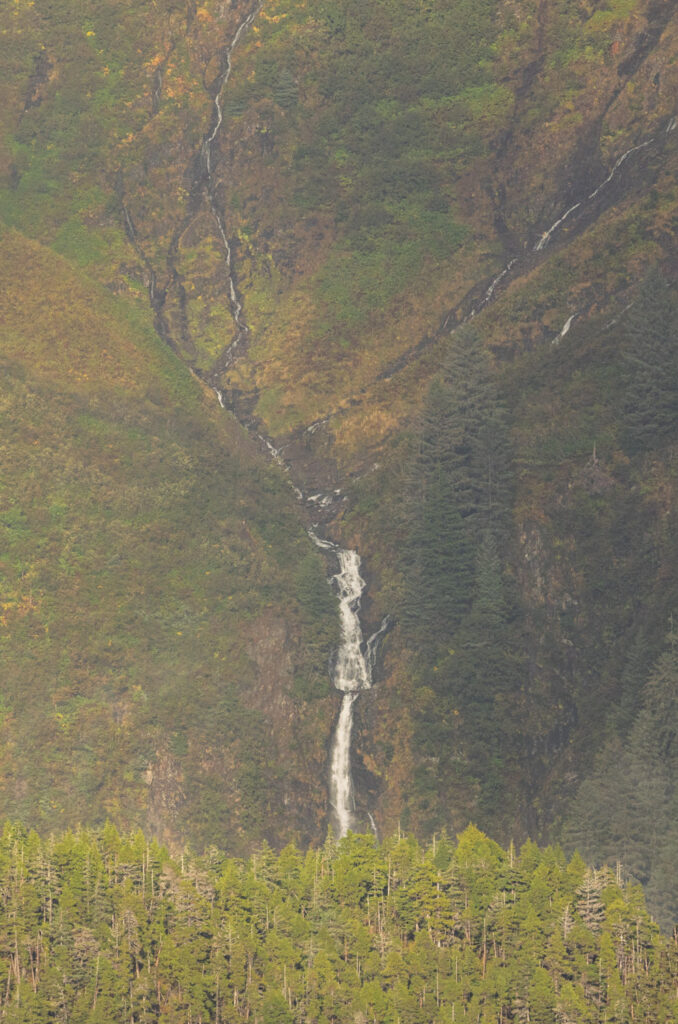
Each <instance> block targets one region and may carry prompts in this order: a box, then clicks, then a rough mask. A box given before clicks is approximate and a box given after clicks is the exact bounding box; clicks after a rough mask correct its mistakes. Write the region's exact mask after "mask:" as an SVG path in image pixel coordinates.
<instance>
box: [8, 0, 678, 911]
mask: <svg viewBox="0 0 678 1024" xmlns="http://www.w3.org/2000/svg"><path fill="white" fill-rule="evenodd" d="M1 28H2V31H1V33H0V67H1V68H2V71H1V72H0V99H1V100H2V102H1V103H0V111H1V113H0V121H1V125H2V136H3V137H2V141H1V142H0V186H1V187H0V218H1V221H2V224H3V225H4V226H3V228H2V252H1V254H0V275H1V279H2V289H1V290H0V301H1V302H2V305H3V318H2V320H3V327H2V329H1V330H2V333H1V334H0V341H1V348H0V357H1V358H2V361H3V389H2V400H3V418H4V422H5V423H6V426H5V430H4V434H3V437H4V441H3V489H2V503H3V504H2V514H1V516H0V522H1V524H2V528H3V531H4V544H3V549H2V555H1V557H2V570H3V582H2V617H1V618H0V623H1V624H2V628H3V632H4V636H3V640H2V643H3V657H4V659H5V664H6V665H7V666H8V670H7V672H6V673H5V678H6V680H7V683H6V684H5V686H4V687H3V694H2V696H3V701H4V705H5V707H4V709H3V710H4V718H3V723H2V727H1V728H2V730H3V732H4V736H5V739H6V741H7V743H6V746H5V748H4V749H5V751H6V753H5V754H4V755H3V764H2V770H1V771H2V789H1V790H0V792H1V793H2V794H4V800H5V803H4V804H0V809H2V807H3V806H4V809H5V811H7V812H9V810H10V809H11V810H12V813H16V812H17V811H18V812H20V813H21V815H22V817H23V818H24V819H25V820H26V821H28V822H29V823H31V824H36V825H40V826H47V827H53V826H54V825H55V824H56V823H58V822H61V821H63V822H64V823H66V824H68V823H75V822H77V821H87V822H98V821H101V820H102V819H103V817H104V816H106V815H108V816H110V817H112V818H113V819H114V820H116V821H120V822H121V823H123V824H125V825H127V824H130V823H135V824H136V823H143V824H144V825H148V826H149V827H150V828H152V829H153V830H154V831H156V832H157V833H158V834H159V835H161V836H163V837H165V838H167V839H168V840H172V841H177V840H178V838H179V837H180V836H188V837H189V838H190V839H191V840H192V841H194V842H196V843H198V844H200V845H202V844H204V843H209V842H215V841H219V842H222V843H224V844H225V845H226V846H227V847H228V848H229V849H230V850H233V851H235V852H242V851H245V850H246V849H248V844H249V843H250V842H251V841H253V840H255V839H258V838H260V837H262V836H266V837H267V838H268V839H269V841H270V842H272V843H274V844H276V845H280V844H282V843H284V842H285V840H286V839H287V838H289V837H295V838H297V839H299V840H300V841H308V840H315V841H317V840H319V839H320V838H321V836H322V835H323V833H324V829H325V825H326V822H327V814H328V807H327V802H328V794H327V783H326V781H325V778H326V774H327V771H326V769H327V758H328V750H329V745H330V740H331V734H332V727H333V717H334V716H335V715H336V712H337V708H338V703H337V697H336V694H334V693H333V692H332V691H331V686H330V681H329V673H328V671H327V666H328V660H329V657H330V652H331V651H332V650H333V649H334V648H335V647H336V644H337V639H338V629H337V626H336V622H335V620H336V614H335V604H334V601H333V599H332V597H331V594H330V591H329V589H328V588H327V587H326V586H325V584H324V581H323V579H322V576H323V571H324V566H323V561H322V557H321V556H320V554H319V553H318V552H317V551H316V550H314V548H313V545H312V544H311V541H310V539H309V538H308V537H307V536H306V535H305V532H304V528H305V527H307V526H308V525H309V524H310V523H311V522H313V521H315V520H316V519H318V518H320V519H322V523H323V529H324V530H325V532H326V533H327V534H328V535H329V536H331V537H332V538H333V539H334V540H335V541H337V542H339V543H341V544H344V545H347V546H350V547H352V548H357V549H358V550H359V551H360V553H361V555H362V556H363V557H364V559H365V569H364V573H365V574H366V577H367V580H368V590H367V594H366V598H365V601H364V605H363V618H364V620H365V623H366V625H367V626H372V627H373V628H374V629H376V628H377V627H378V626H379V623H380V622H381V621H382V619H383V617H384V616H385V615H387V614H388V615H390V616H391V617H392V619H393V628H392V629H391V630H390V632H389V634H388V636H387V638H386V640H385V641H384V646H383V657H382V658H381V660H380V662H379V664H378V665H377V672H376V685H375V686H374V687H373V689H371V690H370V691H369V692H366V693H363V694H361V696H360V698H359V699H358V700H357V701H356V703H355V716H356V727H355V731H354V734H353V738H354V745H353V765H354V781H355V788H356V800H357V803H358V806H359V808H360V810H361V813H363V814H364V815H366V814H367V812H368V811H369V813H370V814H371V815H372V816H373V819H374V820H375V822H376V827H377V828H378V829H379V830H390V829H392V828H394V827H395V825H396V824H397V822H398V821H402V822H403V824H405V825H406V826H407V827H408V828H411V829H413V830H414V831H415V832H416V833H418V834H422V835H423V834H425V833H427V832H430V831H434V830H435V829H437V828H440V827H441V825H446V826H448V827H452V828H463V827H464V826H465V825H466V823H467V822H468V821H469V819H472V820H475V821H477V822H478V823H479V824H480V825H481V827H483V828H484V829H485V830H487V831H488V832H490V833H491V834H492V835H494V836H496V837H497V838H500V839H504V838H505V839H507V840H508V838H510V837H511V836H516V837H523V836H525V835H527V834H530V835H532V836H535V837H545V836H555V837H560V838H563V839H564V840H566V841H568V842H571V843H574V842H579V843H583V844H584V845H585V847H586V851H587V853H588V855H589V856H591V857H592V858H596V857H609V858H612V859H614V858H615V857H617V856H619V857H621V858H623V859H625V860H626V861H627V862H628V866H629V870H630V871H631V872H632V873H633V875H634V877H636V878H637V879H639V880H641V881H643V882H644V883H647V884H649V892H650V895H651V898H652V900H653V904H652V905H653V908H654V910H655V912H657V913H660V915H662V920H663V921H664V922H665V923H667V924H668V923H670V921H671V920H673V919H675V915H676V912H677V910H676V907H675V906H674V902H673V898H672V897H670V896H669V894H670V893H671V892H672V891H673V892H675V891H676V884H675V883H676V876H675V868H674V867H673V866H672V862H671V857H670V849H671V844H672V841H673V840H672V836H673V824H672V822H673V821H674V820H675V814H674V808H675V801H676V793H677V792H678V789H677V785H678V773H677V770H676V756H675V750H674V746H675V742H674V739H673V736H674V731H675V728H676V727H678V721H676V706H675V701H674V700H673V699H672V697H671V693H672V689H671V688H672V686H673V684H674V682H675V681H676V679H677V678H678V666H676V665H675V664H674V660H673V646H672V645H673V639H672V625H671V615H672V613H673V611H674V609H675V608H676V605H677V599H678V570H677V568H676V567H677V566H678V550H677V549H676V543H677V542H676V536H677V531H676V523H675V515H676V513H675V509H676V497H677V495H676V490H677V488H678V474H677V470H676V466H677V462H676V452H677V451H678V448H677V444H678V386H677V385H676V383H675V382H676V379H678V375H677V374H676V370H677V369H678V366H677V345H676V342H677V338H676V324H677V322H678V319H677V318H678V303H677V300H676V295H675V268H676V265H677V264H676V251H675V248H676V243H675V238H676V226H677V224H676V219H677V214H678V197H677V195H676V171H677V170H678V121H677V120H676V118H678V107H677V106H676V96H677V95H678V13H676V10H675V5H674V4H672V3H670V2H668V0H664V2H662V0H651V2H648V0H608V2H593V0H591V2H584V0H582V2H578V3H564V2H562V3H545V2H543V0H511V2H509V0H482V2H479V0H455V2H454V3H453V4H443V3H440V2H429V3H423V4H422V3H421V2H417V3H413V2H410V0H374V2H373V3H371V4H369V5H364V4H359V3H357V2H354V0H333V2H332V3H325V2H321V0H318V2H316V3H314V4H310V5H309V4H307V3H306V2H305V0H264V2H263V4H261V5H257V4H252V3H247V2H233V3H230V4H226V3H221V2H207V3H202V4H198V3H195V2H192V0H188V2H185V0H155V2H153V3H151V2H143V0H140V2H137V3H135V4H134V5H132V4H127V3H124V4H120V3H113V2H112V0H96V2H95V3H88V4H83V3H80V2H76V0H54V2H52V3H51V4H49V5H46V4H43V5H40V4H37V5H35V4H31V3H26V2H23V0H18V2H16V3H14V5H13V7H12V9H11V10H10V11H7V12H6V13H5V14H3V15H2V16H1ZM189 370H190V371H191V373H192V378H193V379H191V376H190V375H189ZM210 388H212V389H216V392H217V393H218V396H219V401H217V395H216V394H215V392H214V391H210ZM221 405H224V406H226V407H227V409H228V410H229V411H227V412H224V411H223V410H222V409H221V408H220V406H221ZM238 421H239V424H240V425H239V424H238ZM248 434H249V437H248ZM257 435H260V438H257ZM261 437H263V438H265V439H267V440H268V443H269V445H273V446H274V447H275V450H276V452H277V453H278V458H279V459H280V460H281V461H283V462H284V463H285V464H286V466H287V468H288V473H287V474H284V473H281V472H279V470H278V469H277V468H276V467H275V466H274V465H271V464H270V460H268V459H267V452H266V448H265V446H264V444H263V442H262V441H261ZM290 481H293V482H294V483H295V484H296V485H297V486H298V487H299V488H301V490H302V491H303V493H304V494H305V495H306V496H313V495H316V496H317V495H320V494H322V493H325V492H329V493H330V494H332V495H334V496H333V497H332V500H331V501H329V503H328V504H327V505H326V507H325V510H324V511H322V510H321V512H318V503H317V502H316V504H314V503H313V502H309V501H306V502H298V501H295V498H294V494H293V491H292V489H291V488H290V487H289V483H290ZM325 571H326V570H325ZM667 635H668V636H669V639H668V641H667V640H666V637H667ZM656 721H664V722H665V737H664V740H663V741H662V742H655V741H651V739H650V736H651V734H652V727H651V724H650V723H652V722H656ZM76 743H77V744H81V746H78V745H76ZM26 752H29V753H30V756H27V753H26ZM620 752H623V756H624V757H626V758H628V763H627V764H626V768H627V771H626V773H625V774H626V778H627V779H628V780H629V785H630V786H631V788H633V784H634V783H637V784H638V786H640V787H641V789H642V792H643V793H646V794H647V797H646V798H642V799H640V800H639V801H638V802H637V803H638V806H636V810H635V811H634V813H633V814H631V815H630V816H627V817H626V818H625V817H624V816H620V815H617V816H616V817H615V815H614V814H613V813H612V811H611V806H613V805H616V804H618V803H619V802H620V801H622V802H623V801H624V800H627V801H628V799H629V796H628V793H626V796H624V794H623V793H622V789H620V788H617V789H615V787H614V786H613V785H612V784H611V779H613V777H614V775H615V770H616V766H617V765H618V763H619V759H620V756H621V755H620ZM625 763H626V762H625ZM649 763H651V764H652V765H654V768H653V769H652V770H649V769H648V768H647V765H648V764H649ZM657 780H660V781H659V782H658V781H657ZM634 806H635V805H634ZM641 810H642V814H641ZM640 820H642V821H643V822H644V825H643V828H645V827H647V828H648V829H649V828H650V825H651V828H652V830H653V838H652V839H650V838H649V837H648V839H647V842H645V841H644V838H643V834H642V832H643V828H639V825H638V822H639V821H640Z"/></svg>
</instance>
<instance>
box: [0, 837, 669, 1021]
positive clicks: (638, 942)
mask: <svg viewBox="0 0 678 1024" xmlns="http://www.w3.org/2000/svg"><path fill="white" fill-rule="evenodd" d="M0 891H1V892H2V913H1V914H0V972H2V979H3V984H2V991H1V992H0V1013H1V1015H2V1019H3V1020H7V1021H12V1022H14V1024H29V1022H31V1024H32V1022H42V1021H46V1020H50V1021H58V1022H63V1024H66V1022H70V1024H110V1022H111V1021H127V1020H130V1021H135V1022H139V1024H142V1022H146V1024H149V1022H156V1021H157V1022H160V1021H162V1022H163V1024H185V1022H187V1021H190V1022H191V1024H207V1022H211V1024H237V1022H240V1021H247V1020H249V1021H252V1022H255V1024H356V1022H359V1024H368V1022H379V1024H397V1022H404V1021H407V1022H408V1024H448V1022H450V1021H456V1020H463V1019H470V1020H478V1021H483V1022H487V1024H494V1022H506V1024H509V1022H514V1021H516V1022H517V1021H523V1020H530V1021H534V1022H539V1024H557V1022H562V1021H572V1022H573V1024H574V1022H577V1024H578V1022H591V1024H597V1022H599V1021H605V1020H607V1021H619V1022H624V1024H625V1022H629V1021H633V1020H642V1021H644V1022H645V1024H653V1022H657V1024H660V1022H662V1024H663V1022H668V1021H670V1020H674V1019H675V1015H676V1012H678V1003H677V1002H676V981H677V980H678V958H677V956H676V949H675V945H674V944H673V943H669V941H668V940H666V939H665V938H664V937H663V936H662V935H661V934H660V933H659V931H658V929H657V927H656V925H654V923H653V922H652V921H651V919H650V918H649V916H648V914H647V912H646V910H645V908H644V906H643V902H642V896H640V894H639V891H638V889H636V888H633V887H628V886H625V885H623V884H622V882H621V880H620V879H619V878H617V877H615V876H614V875H613V874H612V873H611V872H610V871H608V870H603V871H592V870H590V869H587V868H586V867H585V865H584V864H583V862H582V861H581V859H580V858H579V857H578V856H575V857H574V858H573V859H572V860H571V861H570V862H569V863H568V862H567V860H566V859H565V857H564V856H563V854H562V852H561V851H560V850H559V849H557V848H555V849H545V850H540V849H539V848H538V847H536V846H535V845H534V844H531V843H527V844H526V845H525V846H524V847H523V849H522V850H521V851H520V854H519V855H516V853H515V851H514V849H513V847H511V849H510V850H509V851H508V853H507V852H505V851H504V850H502V849H501V848H500V847H499V846H497V845H496V844H495V843H494V842H492V841H491V840H489V839H488V838H487V837H486V836H484V835H483V834H482V832H479V831H478V829H476V828H475V827H474V826H469V827H468V828H467V829H466V831H465V832H464V833H462V834H461V835H460V836H459V837H458V840H457V843H456V845H455V844H452V843H451V842H450V841H449V840H448V839H447V837H446V836H445V835H443V836H442V837H436V838H435V839H434V841H433V843H432V844H431V845H429V846H428V847H427V848H423V847H420V846H419V845H418V844H417V843H416V842H415V841H414V840H412V839H410V838H407V837H404V836H402V835H399V836H398V837H393V838H391V839H389V840H387V841H386V842H385V843H383V845H381V846H377V845H375V844H374V842H373V840H372V839H371V838H369V837H367V836H363V835H352V834H349V835H348V836H347V837H346V838H345V839H343V840H342V841H341V842H339V843H336V842H335V841H334V840H333V839H332V837H331V836H330V837H329V838H328V840H327V842H326V844H325V846H324V847H323V848H321V849H316V850H309V851H308V852H307V853H306V854H305V855H304V854H302V853H301V852H300V851H299V850H298V849H296V848H295V847H294V846H288V847H286V848H285V849H284V850H283V851H282V852H281V853H280V854H277V855H276V854H273V853H272V851H271V850H270V848H268V847H266V846H264V847H262V848H261V849H260V850H259V851H258V852H256V853H254V854H253V855H252V856H251V857H250V858H249V860H246V861H242V860H233V859H229V858H226V857H224V855H223V854H222V853H220V852H219V851H218V850H217V849H216V848H210V849H209V850H208V851H207V853H206V854H205V855H204V856H202V857H196V856H195V855H193V854H191V853H190V852H189V851H184V852H183V853H182V854H181V855H180V856H179V857H176V858H171V857H170V856H169V854H168V852H167V850H166V849H164V848H162V847H160V846H158V845H157V844H156V843H154V842H149V841H147V840H146V839H145V838H144V836H143V835H142V834H141V833H139V832H137V833H134V834H129V835H120V834H119V833H118V832H117V831H116V830H115V828H113V826H111V825H106V826H105V827H104V828H103V829H101V830H99V831H97V832H90V831H79V832H76V833H73V832H67V833H62V834H59V835H56V836H51V837H50V838H49V839H40V838H39V837H38V836H37V835H36V834H35V833H34V832H30V833H29V832H26V830H24V829H23V828H22V827H21V826H19V825H14V824H9V823H8V824H6V825H5V826H4V830H3V832H2V837H1V838H0Z"/></svg>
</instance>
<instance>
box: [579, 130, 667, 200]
mask: <svg viewBox="0 0 678 1024" xmlns="http://www.w3.org/2000/svg"><path fill="white" fill-rule="evenodd" d="M653 142H654V139H648V140H647V142H641V144H640V145H639V146H632V147H631V149H627V150H626V152H625V153H622V155H621V156H620V157H619V159H618V160H617V162H616V164H615V165H614V167H613V168H612V170H611V171H610V173H609V174H608V176H607V178H606V179H605V181H602V182H601V183H600V185H599V186H598V188H597V189H596V190H595V191H594V192H592V193H591V195H590V196H589V199H595V198H596V196H597V195H598V193H599V192H600V191H601V189H604V188H605V186H606V185H609V183H610V182H611V181H612V179H613V178H614V176H615V174H616V173H617V171H618V170H619V168H620V167H621V165H622V164H623V163H624V162H625V161H626V160H628V158H629V157H630V156H631V154H632V153H637V152H638V150H639V149H645V147H646V146H650V145H651V144H652V143H653Z"/></svg>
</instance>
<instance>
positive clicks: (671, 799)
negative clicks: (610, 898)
mask: <svg viewBox="0 0 678 1024" xmlns="http://www.w3.org/2000/svg"><path fill="white" fill-rule="evenodd" d="M675 641H676V638H675V635H674V634H673V632H671V633H670V635H669V643H668V646H667V650H666V651H664V653H663V654H662V655H661V656H660V657H659V658H658V660H657V662H656V663H655V665H654V668H653V670H652V672H651V673H650V676H649V679H648V680H647V683H646V684H645V687H644V689H643V691H642V698H641V699H642V706H641V709H640V711H639V712H638V715H637V717H636V719H635V721H634V724H633V726H632V728H631V730H630V731H629V733H628V736H627V737H626V738H625V739H624V740H621V739H620V738H619V737H614V738H613V739H611V740H610V741H608V743H607V745H606V746H605V747H604V749H603V750H602V752H601V754H600V755H599V758H598V763H597V767H596V769H595V770H594V772H593V773H592V774H591V776H590V777H589V778H588V779H586V781H585V782H584V783H583V784H582V785H581V787H580V790H579V794H578V796H577V799H576V801H575V802H574V804H573V806H572V809H571V811H570V814H569V818H568V823H567V828H566V835H567V837H568V839H569V841H570V844H575V843H576V844H577V845H578V846H579V847H580V848H581V849H582V850H583V851H584V853H585V854H586V856H587V857H589V858H591V859H597V860H601V859H605V858H609V859H612V858H618V859H619V860H620V861H621V862H622V863H623V865H624V867H625V868H626V870H627V871H629V872H630V873H631V874H632V875H633V877H635V878H636V879H637V880H638V881H639V882H642V883H643V885H644V886H645V887H646V893H647V898H648V903H649V905H650V906H651V907H652V909H653V912H654V913H655V914H656V915H657V918H658V920H659V921H660V923H661V924H662V925H663V926H664V927H666V928H669V927H671V925H672V924H673V922H674V921H675V920H676V918H677V917H678V898H677V897H676V893H678V869H677V867H676V862H675V856H674V854H675V849H676V842H677V841H678V828H677V827H676V822H677V821H678V740H677V737H678V652H677V651H676V647H675Z"/></svg>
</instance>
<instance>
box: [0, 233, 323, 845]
mask: <svg viewBox="0 0 678 1024" xmlns="http://www.w3.org/2000/svg"><path fill="white" fill-rule="evenodd" d="M0 322H1V323H2V326H1V327H0V357H1V360H2V362H1V366H2V460H1V465H2V504H1V505H0V510H1V511H0V530H1V534H0V535H1V536H2V548H1V550H2V556H1V559H0V572H1V574H2V575H1V578H2V589H1V595H2V596H1V599H0V600H1V603H0V636H1V639H0V644H1V645H2V663H3V672H2V678H3V683H2V724H1V726H0V730H1V733H2V751H3V752H2V759H1V762H0V764H1V768H0V772H1V776H2V786H1V788H0V806H2V807H4V809H5V811H6V812H7V813H9V812H10V810H11V812H12V813H13V814H15V815H17V814H18V815H21V816H22V817H23V818H24V819H25V820H26V821H30V822H32V823H33V824H34V825H36V826H40V827H42V828H54V827H59V826H65V825H68V824H75V823H77V822H79V821H103V820H105V818H106V817H110V818H113V819H114V820H116V821H120V822H122V823H127V824H133V823H134V824H143V825H145V826H146V827H148V828H149V829H152V830H153V831H154V832H155V833H156V834H157V835H158V836H162V837H164V838H165V839H168V840H171V841H173V842H176V841H177V839H178V838H179V837H183V836H186V835H191V836H192V837H193V839H194V840H195V841H197V842H201V843H208V842H215V841H217V840H219V841H221V842H223V843H226V844H227V845H228V846H229V847H231V848H232V849H233V850H235V851H240V850H242V849H245V848H247V844H248V843H249V842H250V841H251V840H252V838H253V837H255V836H260V837H263V836H267V837H268V838H269V839H270V840H271V841H278V842H279V841H281V839H282V838H283V837H287V836H289V835H290V833H293V834H294V833H296V834H297V835H298V836H299V837H304V838H306V839H307V838H308V837H309V835H317V834H318V830H319V829H320V830H322V823H323V821H324V817H325V813H326V811H325V796H324V787H323V784H322V781H321V780H322V774H323V766H324V761H325V744H326V742H327V734H328V729H329V725H330V716H331V708H330V706H329V702H328V700H327V686H326V684H325V664H326V661H327V657H328V655H329V651H330V649H331V645H332V642H333V640H334V637H335V629H334V621H333V619H334V609H333V606H332V601H331V596H330V594H329V591H328V590H327V587H326V585H325V582H324V579H323V566H322V560H321V559H320V558H319V556H316V555H315V554H314V553H313V551H312V549H311V545H310V542H309V541H308V539H307V538H306V537H305V536H304V534H303V531H302V530H301V528H300V527H299V525H298V523H297V520H296V516H295V512H294V508H293V498H292V495H291V492H290V491H289V488H287V487H286V485H285V484H284V482H282V481H280V480H279V479H278V478H277V474H275V473H272V472H271V471H270V470H269V469H268V468H267V467H266V466H265V464H264V463H263V460H262V459H261V458H259V457H258V456H257V453H256V451H255V450H254V449H253V448H252V446H251V445H250V444H249V443H248V441H247V439H246V438H245V437H244V436H243V434H242V432H241V431H240V429H239V428H238V427H237V426H236V425H234V424H233V423H232V422H230V421H229V420H228V419H226V418H225V417H224V416H223V414H222V415H219V413H220V410H219V409H218V407H217V408H216V409H215V403H214V402H212V401H211V397H212V396H211V395H208V396H205V394H204V393H203V392H202V390H201V387H200V386H199V385H198V384H197V383H195V382H194V381H192V380H191V378H190V377H189V376H188V374H187V373H186V371H185V368H184V367H182V365H181V364H180V363H179V362H178V360H177V359H176V358H175V357H174V356H173V355H172V354H171V353H170V352H169V351H168V350H167V349H166V348H165V347H164V346H163V344H162V342H161V341H160V340H159V339H158V338H157V336H156V335H155V333H154V331H153V329H152V326H151V323H150V321H149V318H148V317H147V316H144V315H143V314H141V313H140V312H139V311H138V310H135V309H134V308H133V307H130V306H129V305H128V304H126V303H124V302H121V301H120V300H119V299H117V298H115V297H113V296H111V295H110V294H107V293H106V292H105V291H104V290H103V289H101V288H100V287H98V286H96V285H94V284H92V283H88V282H87V280H86V278H84V277H82V275H78V274H76V273H75V272H74V270H73V269H72V268H71V267H69V265H68V264H67V263H66V261H65V260H64V259H63V257H60V256H57V255H55V254H54V253H53V252H52V251H50V250H49V249H46V248H44V247H42V246H40V245H39V244H37V243H35V242H32V241H29V240H27V239H25V238H24V237H22V236H21V235H19V234H17V233H16V232H12V231H7V230H6V231H4V232H3V233H2V239H1V248H0ZM318 594H319V595H320V600H318V597H317V595H318ZM313 776H315V781H314V784H313V785H312V786H311V785H310V782H309V778H310V777H313ZM319 780H320V781H319Z"/></svg>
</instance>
